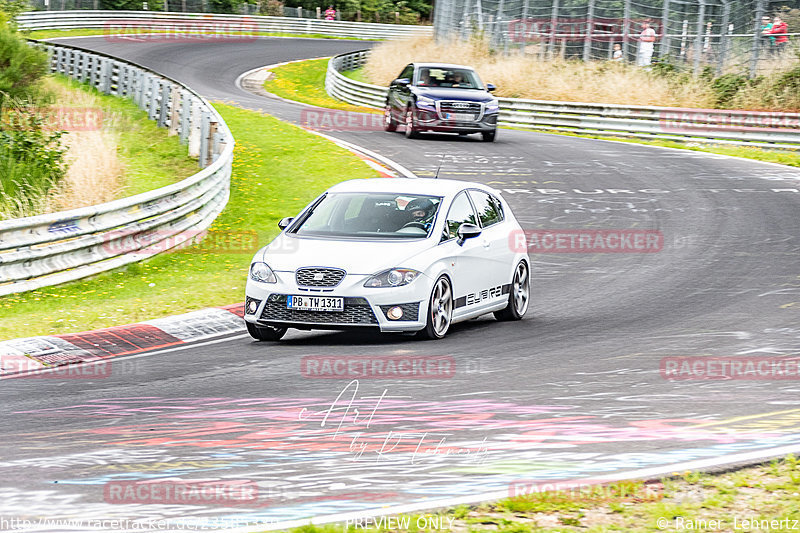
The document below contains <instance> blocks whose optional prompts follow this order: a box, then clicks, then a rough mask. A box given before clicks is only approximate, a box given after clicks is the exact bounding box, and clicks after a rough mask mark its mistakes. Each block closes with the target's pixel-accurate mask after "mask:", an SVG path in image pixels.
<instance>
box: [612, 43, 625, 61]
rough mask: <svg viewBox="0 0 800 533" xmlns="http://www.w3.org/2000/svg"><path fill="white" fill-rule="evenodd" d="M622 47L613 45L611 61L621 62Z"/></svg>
mask: <svg viewBox="0 0 800 533" xmlns="http://www.w3.org/2000/svg"><path fill="white" fill-rule="evenodd" d="M622 59H623V57H622V45H621V44H619V43H617V44H615V45H614V55H612V56H611V61H622Z"/></svg>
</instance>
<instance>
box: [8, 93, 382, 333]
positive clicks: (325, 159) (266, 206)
mask: <svg viewBox="0 0 800 533" xmlns="http://www.w3.org/2000/svg"><path fill="white" fill-rule="evenodd" d="M215 108H216V109H217V110H218V111H219V112H220V114H221V115H222V116H223V118H224V120H225V121H226V122H227V124H228V126H229V127H230V128H231V131H232V132H233V135H234V138H236V139H237V144H236V149H235V152H234V157H235V159H234V167H233V176H232V179H231V199H230V201H229V203H228V206H227V207H226V209H225V211H224V212H223V213H222V214H221V215H220V217H219V218H218V219H217V221H216V222H215V223H214V225H213V227H212V230H213V231H221V232H222V231H227V232H247V231H255V232H257V234H258V245H259V246H261V245H264V244H266V243H267V242H268V240H269V239H270V238H272V237H274V236H275V235H276V234H277V233H278V227H277V222H278V220H280V219H281V218H283V217H284V216H292V215H295V214H296V213H297V212H298V211H300V210H301V209H302V208H303V207H304V206H305V205H306V204H307V203H308V202H309V201H311V200H312V199H313V198H314V197H315V196H316V195H318V194H319V193H320V192H322V191H323V190H324V189H326V188H328V187H330V186H331V185H333V184H335V183H338V182H340V181H342V180H345V179H351V178H368V177H376V176H377V172H375V171H374V170H373V169H371V168H370V167H368V166H367V165H366V164H364V163H363V162H362V161H361V160H360V159H358V158H357V157H356V156H354V155H352V154H351V153H350V152H348V151H346V150H344V149H342V148H339V147H337V146H335V145H333V144H332V143H330V142H329V141H327V140H325V139H323V138H321V137H319V136H316V135H313V134H310V133H308V132H305V131H303V130H302V129H301V128H298V127H296V126H293V125H290V124H287V123H285V122H281V121H279V120H277V119H275V118H273V117H270V116H266V115H261V114H260V113H257V112H255V111H246V110H242V109H239V108H235V107H231V106H228V105H215ZM197 251H198V249H197V248H195V249H191V248H190V249H188V250H185V251H181V252H176V253H170V254H164V255H162V256H158V257H156V258H154V259H152V260H149V261H146V262H143V263H137V264H133V265H130V266H128V267H127V268H125V269H122V270H119V271H116V272H110V273H106V274H103V275H99V276H97V277H95V278H93V279H90V280H86V281H80V282H75V283H70V284H66V285H61V286H58V287H51V288H46V289H41V290H37V291H31V292H27V293H22V294H17V295H10V296H6V297H2V298H0V339H7V338H14V337H20V336H33V335H47V334H55V333H67V332H76V331H85V330H89V329H96V328H102V327H108V326H115V325H121V324H130V323H133V322H137V321H142V320H147V319H151V318H157V317H161V316H167V315H174V314H178V313H182V312H187V311H191V310H195V309H200V308H203V307H209V306H215V305H225V304H231V303H235V302H240V301H243V300H244V285H245V281H246V275H247V269H248V266H249V264H250V259H251V258H252V253H251V251H249V250H248V251H246V252H244V253H227V254H223V253H197Z"/></svg>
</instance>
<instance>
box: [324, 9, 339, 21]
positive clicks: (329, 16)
mask: <svg viewBox="0 0 800 533" xmlns="http://www.w3.org/2000/svg"><path fill="white" fill-rule="evenodd" d="M325 20H336V10H335V9H333V6H328V9H326V10H325Z"/></svg>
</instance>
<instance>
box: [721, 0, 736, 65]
mask: <svg viewBox="0 0 800 533" xmlns="http://www.w3.org/2000/svg"><path fill="white" fill-rule="evenodd" d="M730 20H731V3H730V0H723V4H722V27H721V28H720V32H719V33H720V36H719V59H718V61H717V76H719V75H720V74H722V71H723V69H724V68H725V56H726V55H727V54H728V39H730V37H728V35H730V34H731V33H733V32H732V31H731V28H729V27H728V24H730Z"/></svg>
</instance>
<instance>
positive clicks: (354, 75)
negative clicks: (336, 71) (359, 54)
mask: <svg viewBox="0 0 800 533" xmlns="http://www.w3.org/2000/svg"><path fill="white" fill-rule="evenodd" d="M342 76H344V77H345V78H350V79H351V80H356V81H360V82H361V83H372V82H371V81H370V80H368V79H367V76H366V75H365V74H364V67H360V68H357V69H355V70H345V71H343V72H342Z"/></svg>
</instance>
